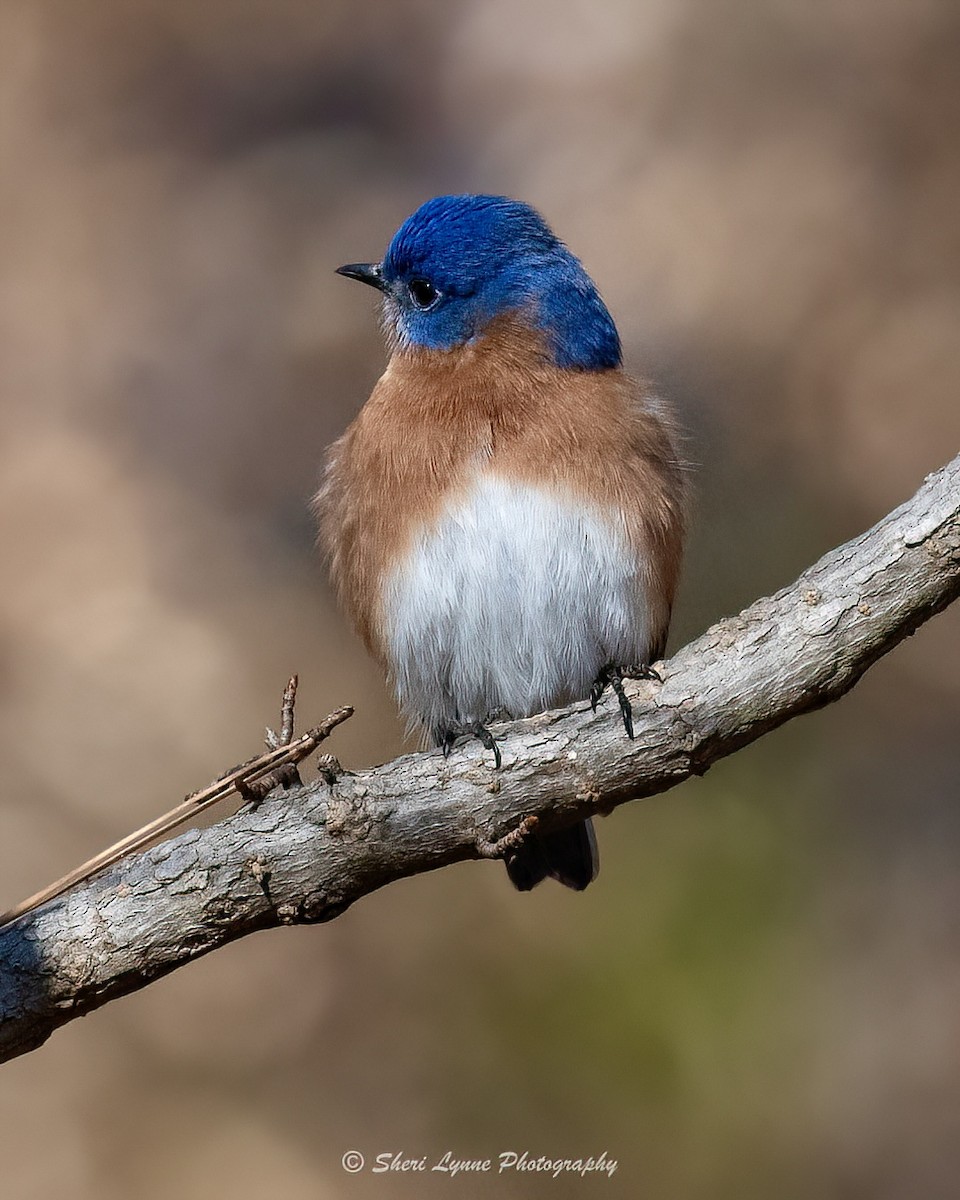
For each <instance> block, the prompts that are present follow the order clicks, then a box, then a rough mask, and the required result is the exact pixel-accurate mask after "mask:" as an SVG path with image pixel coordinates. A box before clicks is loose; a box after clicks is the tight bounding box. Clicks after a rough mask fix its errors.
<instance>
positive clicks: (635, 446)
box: [314, 318, 684, 660]
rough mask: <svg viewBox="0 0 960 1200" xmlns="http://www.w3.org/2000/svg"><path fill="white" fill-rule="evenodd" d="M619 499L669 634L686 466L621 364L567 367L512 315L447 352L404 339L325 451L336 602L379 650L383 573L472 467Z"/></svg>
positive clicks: (588, 500)
mask: <svg viewBox="0 0 960 1200" xmlns="http://www.w3.org/2000/svg"><path fill="white" fill-rule="evenodd" d="M484 470H490V471H494V472H495V473H496V474H497V475H498V476H503V477H506V478H509V479H512V480H514V481H516V482H522V483H529V484H534V485H537V486H539V487H541V488H547V489H557V491H558V492H562V493H563V494H564V495H566V496H569V495H570V494H571V493H573V494H574V495H576V496H577V497H579V498H581V499H582V501H583V502H584V503H585V504H587V505H591V506H599V507H602V508H603V509H605V510H608V509H609V508H611V507H612V508H614V509H616V511H617V512H618V514H619V518H620V520H621V521H622V526H623V530H624V533H625V534H626V537H627V539H628V541H629V543H630V545H631V546H632V547H633V548H634V550H635V553H636V556H637V569H638V571H642V572H644V575H645V578H646V580H647V582H648V584H649V586H650V589H651V591H652V593H653V594H655V595H658V596H661V597H662V598H663V604H662V611H661V612H657V613H655V614H651V617H652V620H653V624H654V627H655V628H656V629H658V630H659V631H660V633H659V635H658V640H659V641H660V642H662V641H663V639H664V638H665V634H666V627H667V623H668V621H669V613H670V604H671V603H672V599H673V594H674V590H675V586H676V581H677V575H678V572H679V565H680V555H681V551H682V539H683V507H684V505H683V491H684V485H683V469H682V465H681V463H680V458H679V454H678V449H677V440H676V435H675V431H674V429H673V426H672V424H671V422H670V420H669V418H668V417H667V415H666V414H665V413H664V412H663V411H662V409H661V407H660V405H659V404H658V402H657V401H656V400H655V399H654V398H653V397H652V395H651V394H650V392H649V391H648V389H646V388H645V387H644V386H643V385H642V384H640V383H637V382H636V381H634V380H632V379H630V378H629V377H628V376H626V375H624V374H623V372H622V371H620V370H610V371H598V372H586V371H570V370H561V369H559V368H557V367H555V366H554V365H553V364H552V363H551V362H550V361H549V359H548V357H547V355H546V353H545V350H544V347H543V344H542V342H541V341H540V340H539V339H538V338H537V336H536V335H535V334H533V333H532V332H531V331H530V330H529V329H528V328H527V327H526V326H525V325H524V324H522V323H521V322H520V321H518V320H517V319H515V318H513V319H510V318H501V319H499V320H498V321H497V322H495V323H494V325H492V326H491V328H490V329H489V331H488V332H487V334H486V335H485V336H484V337H483V338H480V339H478V340H477V341H475V342H473V343H471V344H469V345H467V346H463V347H458V348H457V349H454V350H450V351H428V350H422V349H412V348H407V349H402V348H401V349H399V350H398V351H397V352H396V353H395V354H394V355H393V357H392V358H391V360H390V363H389V365H388V367H387V370H386V372H385V373H384V375H383V376H382V377H381V379H380V380H379V382H378V383H377V385H376V387H375V388H374V391H373V393H372V395H371V397H370V399H369V400H368V402H367V404H366V405H365V406H364V408H363V409H362V411H361V412H360V414H359V415H358V417H357V418H356V420H355V421H354V422H353V424H352V425H351V426H350V427H349V428H348V429H347V431H346V433H345V434H344V435H343V437H342V438H340V440H339V441H338V442H336V443H335V444H334V445H333V447H332V448H331V450H330V452H329V454H328V457H327V462H326V469H325V474H324V482H323V486H322V487H321V489H320V491H319V493H318V494H317V497H316V499H315V502H314V504H315V509H316V512H317V514H318V517H319V520H320V532H321V541H322V543H323V544H324V546H325V548H326V550H327V552H328V554H329V556H330V562H331V570H332V574H333V578H334V581H335V584H336V586H337V589H338V592H339V594H340V597H341V600H342V602H343V604H344V605H345V607H346V609H347V610H348V612H349V613H350V614H351V616H352V618H353V620H354V621H355V623H356V626H357V628H358V630H359V632H360V634H361V636H362V637H363V639H364V641H365V642H366V644H367V646H368V647H369V649H370V650H371V651H372V652H373V653H374V654H376V655H377V656H378V657H379V658H380V659H381V660H383V658H384V645H383V639H382V632H381V611H380V605H381V600H382V589H383V581H384V579H385V578H386V576H387V574H388V573H389V572H390V570H391V569H392V568H393V566H394V565H395V564H396V563H397V561H398V560H399V559H400V558H401V557H402V556H403V555H404V554H405V552H406V551H408V550H409V548H410V546H411V544H412V541H413V539H414V538H415V537H416V536H417V535H418V534H419V533H420V532H422V530H423V529H424V527H425V526H429V525H430V524H431V523H434V522H436V521H438V520H439V518H440V516H441V514H442V513H443V512H445V511H448V510H449V508H450V506H451V505H452V504H453V503H455V501H456V497H457V493H458V491H462V492H464V493H465V492H466V491H467V490H468V489H469V488H470V486H471V485H472V484H473V482H474V481H475V480H476V478H477V476H478V474H479V473H481V472H483V471H484Z"/></svg>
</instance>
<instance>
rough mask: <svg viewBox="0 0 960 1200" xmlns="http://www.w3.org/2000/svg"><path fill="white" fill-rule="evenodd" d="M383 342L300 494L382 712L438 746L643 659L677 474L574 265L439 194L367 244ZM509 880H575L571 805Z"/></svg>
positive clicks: (514, 866) (586, 824) (546, 239)
mask: <svg viewBox="0 0 960 1200" xmlns="http://www.w3.org/2000/svg"><path fill="white" fill-rule="evenodd" d="M339 273H340V274H341V275H346V276H348V277H349V278H351V279H358V280H360V281H361V282H363V283H367V284H370V285H371V286H372V287H374V288H377V289H378V290H379V291H380V292H382V294H383V298H384V299H383V308H384V325H385V328H386V331H387V336H388V338H389V341H390V343H391V349H392V353H391V356H390V361H389V363H388V364H387V368H386V371H385V372H384V374H383V375H382V376H381V378H380V380H379V381H378V383H377V384H376V386H375V387H374V389H373V393H372V395H371V396H370V399H369V400H368V401H367V403H366V405H365V406H364V407H363V409H362V411H361V412H360V414H359V416H358V417H357V418H356V420H355V421H354V422H353V424H352V425H351V426H350V427H349V428H348V430H347V432H346V433H345V434H344V435H343V437H341V438H340V439H339V441H337V442H336V443H335V444H334V445H333V446H332V447H331V449H330V450H329V452H328V456H327V460H326V467H325V473H324V478H323V483H322V486H321V488H320V491H319V492H318V494H317V496H316V498H315V501H314V505H315V510H316V513H317V515H318V518H319V524H320V538H321V542H322V543H323V544H324V545H325V547H326V550H327V552H328V554H329V558H330V563H331V570H332V575H333V579H334V581H335V583H336V586H337V589H338V592H339V595H340V598H341V601H342V603H343V605H344V606H345V607H346V609H347V611H348V612H349V614H350V616H351V617H352V618H353V620H354V622H355V624H356V626H357V629H358V630H359V632H360V635H361V636H362V638H363V640H364V641H365V643H366V645H367V647H368V648H369V650H370V651H371V652H372V653H373V654H374V655H375V656H376V657H377V658H378V659H379V660H380V662H381V663H382V664H383V666H384V667H385V669H386V671H387V674H388V676H389V679H390V681H391V682H392V684H393V686H394V688H395V689H396V693H397V697H398V700H399V702H400V706H401V708H402V710H403V711H404V713H406V714H407V715H408V716H409V717H410V718H412V720H413V721H414V722H417V723H420V724H421V725H422V726H423V728H424V730H425V731H426V733H427V735H428V736H429V737H430V738H432V740H433V742H434V743H435V744H437V745H439V746H442V747H443V748H444V750H445V752H448V751H449V748H450V746H451V745H452V744H453V742H454V741H455V740H456V739H457V738H459V737H461V736H463V735H464V734H471V735H475V736H478V737H479V738H480V739H481V740H482V741H483V743H484V744H485V745H486V746H487V747H488V748H489V749H491V750H493V751H494V753H495V755H496V758H497V762H498V764H499V751H498V750H497V749H496V745H495V743H494V742H493V739H492V738H491V736H490V733H489V730H488V729H487V724H488V722H489V721H490V720H491V719H493V718H495V717H497V716H502V715H509V716H512V717H524V716H530V715H532V714H533V713H537V712H541V711H542V710H544V709H546V708H550V707H555V706H558V705H562V704H567V703H569V702H572V701H575V700H582V699H586V698H588V697H590V698H591V699H592V700H593V703H594V706H596V703H597V700H598V699H599V697H600V695H601V694H602V692H603V690H604V688H605V687H606V686H607V685H610V686H612V687H613V688H614V690H615V691H616V693H617V695H618V696H619V698H620V702H621V711H622V713H623V717H624V723H625V725H626V728H627V733H628V734H629V735H630V736H631V737H632V736H633V730H632V724H631V714H630V705H629V702H628V701H627V698H626V696H625V695H624V692H623V687H622V678H623V677H624V676H625V675H632V676H637V675H642V674H645V673H649V667H650V664H651V663H653V662H655V661H657V659H659V658H660V657H661V655H662V653H663V650H664V643H665V640H666V635H667V625H668V622H669V619H670V607H671V604H672V601H673V595H674V589H675V586H676V582H677V575H678V571H679V567H680V557H681V551H682V542H683V532H684V529H683V527H684V518H683V492H684V485H683V468H682V464H681V462H680V459H679V454H678V447H677V440H676V434H675V430H674V425H673V421H672V419H671V416H670V413H669V411H668V409H667V408H666V406H665V405H664V403H663V401H662V400H660V399H658V398H657V397H656V396H654V395H653V394H652V393H651V391H650V390H649V389H648V388H647V387H646V386H645V385H644V384H642V383H638V382H636V381H634V380H633V379H631V378H630V377H629V376H627V375H626V374H624V372H623V370H622V365H621V351H620V338H619V335H618V333H617V329H616V326H615V325H614V323H613V319H612V317H611V316H610V313H609V312H608V311H607V308H606V306H605V305H604V303H603V301H602V300H601V298H600V295H599V293H598V291H597V289H596V287H595V285H594V283H593V281H592V280H591V279H590V277H589V276H588V275H587V273H586V271H585V270H584V269H583V267H582V266H581V264H580V262H579V261H578V260H577V259H576V258H575V257H574V256H573V254H571V253H570V251H569V250H568V249H567V248H566V246H565V245H564V244H563V243H562V242H561V241H560V240H559V239H558V238H557V237H556V236H555V235H554V234H553V232H552V231H551V230H550V228H549V227H548V226H547V224H546V222H545V221H544V220H543V218H542V217H541V216H540V215H539V214H538V213H536V212H535V211H534V210H533V209H532V208H530V207H529V206H528V205H526V204H521V203H519V202H517V201H514V200H508V199H506V198H505V197H502V196H478V195H461V196H438V197H436V198H435V199H433V200H430V201H428V202H427V203H426V204H424V205H423V206H422V207H421V208H419V209H418V210H417V211H416V212H415V213H414V214H413V215H412V216H411V217H409V218H408V219H407V220H406V221H405V222H404V223H403V225H401V227H400V229H399V230H398V231H397V233H396V234H395V236H394V238H393V240H392V241H391V243H390V245H389V247H388V249H387V252H386V254H385V255H384V258H383V261H382V262H379V263H352V264H350V265H348V266H344V267H340V268H339ZM506 865H507V871H508V873H509V875H510V878H511V880H512V881H513V883H514V884H515V885H516V886H517V887H518V888H519V889H520V890H522V891H525V890H528V889H529V888H532V887H534V886H535V885H536V884H537V883H539V882H540V881H541V880H542V879H544V878H546V877H547V876H552V877H553V878H555V879H558V880H559V881H560V882H561V883H563V884H566V885H567V886H568V887H571V888H575V889H577V890H580V889H582V888H585V887H586V886H587V884H588V883H590V882H591V881H592V880H593V879H594V878H595V877H596V873H597V868H598V858H597V849H596V841H595V837H594V834H593V828H592V825H591V823H590V821H583V822H580V823H579V824H577V825H576V826H574V827H573V828H567V829H561V830H557V831H551V832H544V833H542V834H538V833H536V832H533V833H531V834H530V835H529V836H528V837H527V838H526V839H525V840H524V841H523V842H522V843H521V844H520V846H519V848H518V849H516V851H515V852H514V853H513V854H512V855H511V856H510V857H508V858H507V860H506Z"/></svg>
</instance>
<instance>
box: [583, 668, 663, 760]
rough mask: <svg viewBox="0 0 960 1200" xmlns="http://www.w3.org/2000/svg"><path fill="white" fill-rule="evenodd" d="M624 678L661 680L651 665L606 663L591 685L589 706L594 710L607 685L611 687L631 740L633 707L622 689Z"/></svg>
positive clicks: (658, 681)
mask: <svg viewBox="0 0 960 1200" xmlns="http://www.w3.org/2000/svg"><path fill="white" fill-rule="evenodd" d="M625 679H655V680H656V681H657V683H662V682H663V681H662V680H661V678H660V676H659V675H658V674H657V672H656V671H655V670H654V669H653V667H649V666H646V665H645V664H634V665H633V666H629V667H616V666H614V665H613V663H607V665H606V666H605V667H604V668H603V669H602V670H601V671H600V674H599V675H598V676H597V678H596V679H595V680H594V682H593V687H592V688H591V689H590V707H591V708H592V709H593V711H594V712H596V711H597V705H598V704H599V703H600V697H601V696H602V695H603V693H604V692H605V691H606V690H607V688H608V687H610V688H613V691H614V694H615V695H616V697H617V701H618V703H619V704H620V716H621V718H622V719H623V728H624V729H625V730H626V732H627V737H628V738H630V740H631V741H633V708H632V706H631V704H630V701H629V699H628V698H627V693H626V692H625V691H624V690H623V681H624V680H625Z"/></svg>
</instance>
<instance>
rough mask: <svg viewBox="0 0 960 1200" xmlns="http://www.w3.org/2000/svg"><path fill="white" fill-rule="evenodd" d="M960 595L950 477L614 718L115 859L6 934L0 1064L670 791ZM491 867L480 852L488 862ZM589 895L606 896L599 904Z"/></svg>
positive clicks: (540, 732) (281, 803)
mask: <svg viewBox="0 0 960 1200" xmlns="http://www.w3.org/2000/svg"><path fill="white" fill-rule="evenodd" d="M958 594H960V458H957V459H955V460H954V461H953V462H952V463H950V464H948V465H947V466H946V467H944V468H943V469H942V470H941V471H938V472H937V473H936V474H934V475H931V476H930V477H929V478H928V479H927V480H926V482H925V483H924V485H923V487H921V489H920V491H919V492H918V493H917V494H916V496H914V497H913V499H912V500H910V501H909V502H908V503H906V504H904V505H902V506H901V507H900V508H898V509H897V510H896V511H895V512H893V513H891V514H890V515H889V516H888V517H886V518H885V519H884V520H883V521H881V522H880V523H879V524H878V525H876V526H875V527H874V528H873V529H871V530H870V531H869V532H867V533H865V534H863V535H862V536H861V537H858V538H855V539H854V540H853V541H851V542H848V543H847V544H846V545H844V546H841V547H839V549H837V550H834V551H832V552H831V553H830V554H828V555H826V556H825V557H824V558H822V559H821V560H820V562H818V563H817V564H815V565H814V566H813V567H811V568H810V569H809V570H808V571H806V572H804V574H803V575H802V576H801V577H800V578H799V579H798V580H797V581H796V583H794V584H793V585H792V586H790V587H788V588H784V589H783V590H782V591H780V592H778V593H777V594H776V595H775V596H771V597H768V598H765V599H761V600H758V601H757V602H756V603H754V604H752V605H750V607H749V608H747V609H745V610H744V611H743V612H742V613H740V615H739V616H736V617H731V618H727V619H725V620H723V621H720V622H719V623H718V624H716V625H714V626H713V627H712V628H710V629H708V630H707V632H706V633H704V634H703V635H702V637H700V638H698V639H697V640H696V641H695V642H692V643H691V644H690V645H688V646H686V647H685V648H684V649H683V650H681V651H680V652H679V653H678V654H677V655H675V657H674V658H672V659H670V660H669V661H668V662H667V663H664V664H663V665H661V666H660V667H659V668H658V669H659V671H660V674H661V676H662V683H658V682H655V681H654V682H648V681H644V682H640V683H635V684H632V685H630V687H629V689H628V690H629V694H630V697H631V699H632V701H633V705H634V713H635V716H634V724H635V729H636V740H635V741H633V742H630V741H628V740H627V739H626V738H625V737H624V735H623V729H622V726H621V723H620V716H619V713H618V712H617V711H615V708H616V706H615V705H614V704H604V705H601V708H600V711H598V712H597V713H596V714H595V713H593V712H591V710H590V706H589V704H587V703H582V704H575V705H572V706H571V707H569V708H566V709H564V710H562V711H557V712H548V713H543V714H542V715H540V716H536V717H531V718H529V719H528V720H525V721H517V722H514V723H512V724H510V725H506V726H502V727H500V729H499V730H498V731H497V734H498V739H500V742H501V748H502V752H503V768H502V770H501V771H495V770H494V769H493V767H492V762H491V757H490V755H489V754H488V753H486V752H485V751H483V750H480V749H474V748H473V747H465V748H462V749H458V750H457V751H455V753H454V754H453V756H452V757H451V758H450V759H448V760H447V759H444V758H443V756H442V755H441V754H440V753H439V752H430V753H423V754H412V755H406V756H404V757H402V758H398V759H396V760H395V761H394V762H391V763H387V764H385V765H384V766H381V767H377V768H376V769H374V770H370V771H363V772H358V773H355V774H354V773H341V774H337V773H336V771H334V770H332V769H330V768H329V767H328V768H327V769H326V770H325V771H324V772H323V774H322V776H321V778H320V779H318V780H316V781H315V782H314V783H312V784H311V785H309V786H308V787H305V788H303V789H300V790H296V791H286V792H282V793H274V794H273V795H271V796H269V797H268V798H267V799H266V800H265V801H264V802H263V803H262V804H261V805H259V807H256V808H253V809H244V810H243V811H241V812H240V813H238V814H237V815H236V816H233V817H230V818H229V819H227V820H224V821H222V822H220V823H219V824H218V825H215V826H213V827H212V828H208V829H204V830H190V831H189V832H187V833H184V834H182V835H181V836H179V837H177V838H175V839H173V840H171V841H168V842H164V843H163V844H162V845H159V846H155V847H154V848H153V849H151V850H148V851H146V852H144V853H141V854H137V855H135V856H132V857H130V858H127V859H124V860H123V861H122V862H120V863H119V864H117V865H116V866H115V867H114V868H112V869H110V870H109V871H106V872H104V873H103V874H101V875H98V876H97V877H95V878H94V879H92V880H90V881H88V882H87V883H86V884H85V885H83V886H82V887H77V888H75V889H74V890H72V891H69V892H67V893H66V894H64V895H62V896H60V897H58V898H57V899H56V900H53V901H51V902H49V903H48V904H45V905H44V906H42V907H40V908H38V909H35V910H33V911H31V912H29V913H27V914H25V915H24V916H21V917H20V918H19V919H17V920H16V921H14V922H13V923H11V924H9V925H7V926H4V927H3V928H2V929H0V1060H3V1059H6V1058H12V1057H14V1056H16V1055H18V1054H23V1053H25V1052H26V1051H28V1050H32V1049H34V1048H35V1047H37V1046H39V1045H40V1044H41V1043H42V1042H43V1041H45V1039H46V1038H47V1037H48V1036H49V1035H50V1033H51V1032H52V1031H53V1030H54V1029H56V1028H57V1027H58V1026H60V1025H63V1024H64V1023H65V1022H67V1021H70V1020H72V1019H73V1018H74V1017H77V1016H81V1015H83V1014H84V1013H87V1012H90V1011H91V1010H92V1009H94V1008H97V1007H99V1006H100V1005H102V1004H105V1003H107V1001H109V1000H112V999H114V998H115V997H117V996H122V995H125V994H126V993H128V992H132V991H135V990H136V989H137V988H140V987H143V986H145V985H146V984H148V983H149V982H150V981H151V980H153V979H156V978H158V977H159V976H161V975H164V974H166V973H167V972H168V971H172V970H174V969H175V968H177V967H179V966H181V965H182V964H183V963H185V962H187V961H189V960H190V959H193V958H197V957H198V956H200V955H201V954H206V953H207V952H208V951H210V950H214V949H216V948H217V947H218V946H221V945H223V944H224V943H226V942H229V941H232V940H234V939H235V938H239V937H242V936H243V935H244V934H247V933H251V932H253V931H254V930H257V929H264V928H267V927H269V926H273V925H279V924H292V923H297V922H315V921H328V920H331V919H332V918H333V917H336V916H338V915H339V914H340V913H342V912H343V911H344V909H346V908H347V907H348V906H349V905H350V904H352V903H353V902H354V901H355V900H357V899H359V898H360V897H361V896H364V895H366V894H367V893H369V892H372V891H374V890H375V889H376V888H379V887H382V886H383V885H384V884H386V883H390V882H391V881H392V880H395V879H399V878H401V877H403V876H407V875H415V874H417V873H419V872H423V871H429V870H433V869H434V868H436V867H442V866H446V865H447V864H449V863H453V862H459V861H461V860H463V859H470V858H482V857H489V856H490V855H491V853H495V852H497V850H498V848H505V847H508V846H509V845H511V844H513V842H514V841H515V840H516V837H517V836H522V833H523V830H524V829H525V828H529V827H530V826H531V822H530V821H529V820H528V819H529V818H536V821H537V823H538V825H539V827H540V828H542V829H550V828H554V827H559V826H562V825H565V824H568V823H570V822H571V821H573V820H575V819H576V818H579V817H584V816H587V815H588V814H590V813H595V812H608V811H610V810H611V809H612V808H614V807H616V806H617V805H619V804H623V803H624V802H625V801H627V800H632V799H637V798H640V797H643V796H650V795H653V794H654V793H656V792H662V791H665V790H666V789H668V788H671V787H673V786H674V785H675V784H677V783H679V782H680V781H681V780H683V779H686V778H687V777H688V776H689V775H692V774H697V775H700V774H703V772H704V771H706V770H707V768H708V767H710V766H711V765H712V764H713V763H714V762H716V761H717V760H718V759H720V758H723V757H724V756H725V755H727V754H730V753H732V752H733V751H735V750H737V749H739V748H740V747H741V746H745V745H747V744H748V743H749V742H752V741H754V740H755V739H756V738H758V737H760V736H761V735H762V734H764V733H766V732H767V731H768V730H770V729H773V728H775V727H776V726H778V725H781V724H783V722H784V721H787V720H789V719H790V718H791V717H794V716H796V715H797V714H798V713H802V712H807V711H809V710H811V709H814V708H818V707H820V706H822V705H825V704H829V703H830V702H831V701H833V700H836V699H838V698H839V697H840V696H842V695H843V694H844V693H845V692H846V691H848V690H849V689H850V688H851V687H852V686H853V685H854V684H855V683H856V681H857V680H858V679H859V678H860V676H861V675H862V674H863V672H864V671H865V670H866V669H867V668H868V667H869V666H870V665H871V664H872V663H873V662H875V661H876V660H877V659H878V658H880V657H881V656H882V655H883V654H885V653H886V652H887V651H888V650H891V649H892V648H893V647H894V646H895V645H896V644H897V643H898V642H900V641H901V640H902V639H903V638H905V637H907V636H908V635H909V634H911V633H912V632H913V631H914V630H915V629H916V628H917V627H918V626H919V625H920V624H922V623H923V622H924V621H925V620H927V619H928V618H929V617H931V616H933V615H934V614H935V613H937V612H939V611H941V610H942V609H944V608H945V607H946V606H947V605H948V604H949V603H950V602H951V601H952V600H954V599H956V597H957V596H958ZM491 848H492V849H491ZM600 886H602V883H601V885H600Z"/></svg>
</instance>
